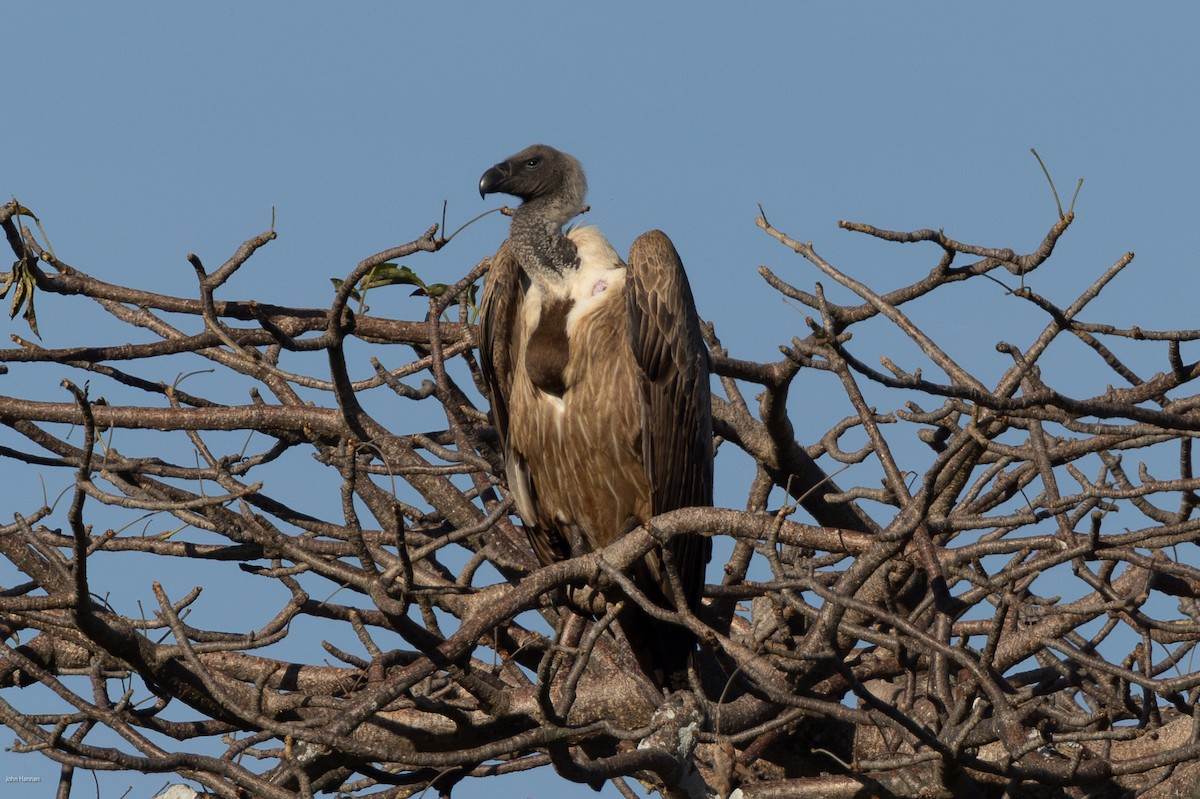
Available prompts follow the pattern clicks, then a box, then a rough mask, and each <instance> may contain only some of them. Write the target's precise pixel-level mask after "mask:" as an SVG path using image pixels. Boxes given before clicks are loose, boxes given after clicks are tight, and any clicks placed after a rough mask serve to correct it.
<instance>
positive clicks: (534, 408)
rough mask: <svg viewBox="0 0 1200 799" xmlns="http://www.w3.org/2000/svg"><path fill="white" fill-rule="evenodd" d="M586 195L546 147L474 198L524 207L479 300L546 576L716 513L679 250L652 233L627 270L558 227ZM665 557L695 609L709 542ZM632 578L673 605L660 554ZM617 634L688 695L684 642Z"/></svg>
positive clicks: (492, 384) (488, 373)
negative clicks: (496, 198)
mask: <svg viewBox="0 0 1200 799" xmlns="http://www.w3.org/2000/svg"><path fill="white" fill-rule="evenodd" d="M586 190H587V182H586V179H585V178H584V174H583V169H582V168H581V167H580V165H579V162H578V161H577V160H575V159H574V158H573V157H571V156H570V155H567V154H566V153H563V152H559V151H558V150H555V149H554V148H552V147H547V146H545V145H534V146H532V147H529V148H527V149H525V150H522V151H521V152H519V153H517V154H516V155H514V156H512V157H510V158H508V159H506V160H505V161H502V162H500V163H498V164H496V165H495V166H493V167H492V168H490V169H488V170H487V171H486V172H485V173H484V174H483V177H482V178H480V181H479V193H480V195H481V196H483V195H486V194H488V193H492V192H499V193H503V194H509V195H512V196H514V197H517V198H519V199H520V200H521V201H522V202H521V204H520V206H519V207H518V208H517V209H516V211H514V212H513V216H512V225H511V229H510V233H509V238H508V240H507V241H505V242H504V244H503V245H502V246H501V247H500V250H499V252H497V253H496V256H495V257H494V258H493V259H492V264H491V269H490V273H489V276H488V280H487V285H486V287H485V289H484V294H483V299H482V301H481V309H480V331H481V342H480V344H481V363H482V366H483V372H484V376H485V379H486V381H487V383H488V385H489V388H490V392H491V402H492V412H493V418H494V421H495V425H496V430H497V433H498V435H499V438H500V442H501V444H502V446H503V449H504V458H505V472H506V480H507V484H508V488H509V490H510V492H511V493H512V494H513V496H514V497H515V499H516V505H517V511H518V513H519V514H520V516H521V518H522V520H523V521H524V522H525V527H526V530H527V531H528V534H529V538H530V541H531V543H532V545H533V548H534V550H535V551H536V552H537V555H538V558H539V559H540V560H541V561H542V562H543V563H546V564H549V563H552V562H554V561H556V560H559V559H563V558H568V557H571V556H572V555H573V554H582V553H585V552H589V551H591V550H593V549H598V548H600V547H604V546H606V545H607V544H609V543H611V542H612V541H613V540H615V539H616V538H617V537H618V536H621V535H623V534H625V533H626V532H628V531H629V530H631V529H633V528H635V527H637V526H638V525H639V524H641V523H642V522H644V521H646V520H648V519H650V518H651V517H653V516H655V515H656V514H659V513H663V512H665V511H669V510H674V509H677V508H684V507H691V506H705V505H711V504H712V488H713V471H712V461H713V448H712V419H711V416H710V409H709V365H708V350H707V348H706V347H705V344H704V340H703V338H702V336H701V333H700V322H699V318H698V316H697V314H696V308H695V303H694V302H693V300H692V292H691V289H690V287H689V286H688V281H687V277H686V275H685V274H684V271H683V264H682V263H681V262H680V259H679V254H678V253H677V252H676V251H675V247H674V246H673V245H672V244H671V240H670V239H668V238H667V236H666V234H664V233H662V232H661V231H658V230H654V231H651V232H649V233H645V234H643V235H641V236H639V237H638V239H637V240H636V241H635V242H634V243H633V246H632V248H631V249H630V252H629V262H628V264H626V263H625V262H623V261H622V260H621V258H620V256H618V255H617V252H616V250H614V249H613V246H612V245H611V244H609V242H608V240H607V239H605V238H604V236H603V235H601V234H600V232H599V231H598V230H597V229H596V228H594V227H590V226H579V227H572V228H570V229H568V230H566V231H564V230H563V226H564V225H566V224H567V223H568V222H570V220H572V219H573V218H574V217H575V216H576V215H578V214H579V213H580V211H581V210H582V207H583V199H584V194H585V192H586ZM671 553H672V555H673V556H674V562H675V563H676V564H677V567H678V572H679V576H680V582H681V584H682V586H683V592H684V595H685V596H686V598H687V599H688V602H689V603H690V604H691V605H692V607H693V608H694V607H695V606H696V605H697V604H698V603H699V601H700V594H701V591H702V589H703V585H704V568H705V564H706V563H707V561H708V556H709V543H708V540H707V539H706V538H704V537H702V536H699V535H686V536H682V537H678V538H675V539H673V541H672V543H671ZM634 579H635V582H636V584H637V585H638V586H639V588H640V589H641V590H643V591H645V592H646V593H647V595H648V596H650V597H651V598H652V599H653V601H655V602H656V603H658V604H660V605H662V606H663V607H667V608H670V607H672V603H671V601H670V600H669V599H668V597H670V596H672V595H673V594H672V592H671V591H670V588H669V583H668V582H667V576H666V574H665V573H664V572H663V570H662V561H661V558H660V556H659V555H657V553H652V554H651V556H650V557H648V558H647V559H646V562H645V564H643V565H642V567H641V568H639V569H638V570H637V573H636V574H635V575H634ZM621 624H622V627H623V628H624V630H625V632H626V636H627V637H628V638H629V640H630V641H631V643H633V645H634V647H635V649H639V650H641V651H638V652H636V653H635V654H637V656H638V658H639V661H640V662H641V663H642V665H643V668H645V669H646V670H647V671H650V672H651V676H652V677H654V678H655V679H657V681H658V682H659V684H660V685H664V686H666V687H672V688H679V687H683V686H682V684H681V683H683V682H684V681H685V680H686V668H687V663H688V661H689V659H690V657H691V653H692V651H693V650H694V648H695V641H694V639H693V638H692V637H691V636H690V635H689V634H687V633H686V632H685V631H683V630H681V628H679V627H677V626H674V625H665V624H662V623H661V622H655V621H653V620H652V619H651V618H650V617H648V616H646V615H645V614H641V613H637V612H630V613H627V614H625V615H624V616H623V617H622V618H621Z"/></svg>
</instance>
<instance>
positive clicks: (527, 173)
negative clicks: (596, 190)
mask: <svg viewBox="0 0 1200 799" xmlns="http://www.w3.org/2000/svg"><path fill="white" fill-rule="evenodd" d="M497 192H498V193H500V194H511V195H512V196H513V197H517V198H519V199H521V200H522V201H523V202H526V203H529V202H534V201H536V200H542V201H544V202H545V204H547V205H561V206H564V207H569V208H570V209H571V213H572V215H574V213H575V212H577V211H578V209H579V208H580V207H581V206H582V205H583V196H584V194H586V193H587V179H586V178H584V176H583V167H582V166H580V165H579V162H578V161H576V160H575V159H574V158H573V157H572V156H569V155H567V154H566V153H564V152H560V151H559V150H555V149H554V148H553V147H548V146H547V145H545V144H535V145H533V146H532V147H526V148H525V149H524V150H522V151H521V152H519V153H517V154H516V155H512V156H509V157H508V158H506V159H505V160H503V161H501V162H500V163H498V164H496V165H495V166H494V167H492V168H491V169H489V170H488V171H487V172H484V173H483V177H481V178H480V179H479V196H480V197H483V196H484V195H487V194H493V193H497Z"/></svg>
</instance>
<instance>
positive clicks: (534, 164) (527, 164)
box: [525, 158, 542, 169]
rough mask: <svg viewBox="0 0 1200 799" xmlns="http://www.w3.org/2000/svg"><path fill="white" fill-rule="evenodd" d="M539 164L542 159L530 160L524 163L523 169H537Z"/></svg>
mask: <svg viewBox="0 0 1200 799" xmlns="http://www.w3.org/2000/svg"><path fill="white" fill-rule="evenodd" d="M540 163H542V159H540V158H530V159H529V160H528V161H526V162H525V168H526V169H537V166H538V164H540Z"/></svg>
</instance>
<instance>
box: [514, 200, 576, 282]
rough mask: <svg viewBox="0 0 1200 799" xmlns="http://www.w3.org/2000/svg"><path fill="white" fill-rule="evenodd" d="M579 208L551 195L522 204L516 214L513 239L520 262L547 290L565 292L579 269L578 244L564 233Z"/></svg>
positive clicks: (535, 280)
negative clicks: (562, 289) (564, 287)
mask: <svg viewBox="0 0 1200 799" xmlns="http://www.w3.org/2000/svg"><path fill="white" fill-rule="evenodd" d="M579 208H580V206H579V203H576V202H572V201H571V200H570V199H567V198H561V197H555V196H547V197H539V198H537V199H535V200H529V201H527V202H524V203H521V206H520V207H519V208H517V210H516V211H514V212H513V221H512V227H511V228H510V229H509V238H510V239H511V240H512V246H513V250H514V251H515V254H516V256H517V263H519V264H520V265H521V267H522V268H523V269H524V270H525V273H526V274H527V275H529V279H530V280H532V281H534V282H535V283H537V284H539V285H540V286H541V287H542V288H543V289H548V290H553V289H560V290H561V288H562V287H563V286H564V284H566V283H567V282H569V280H570V278H571V276H572V275H573V274H574V272H575V270H576V269H578V268H579V252H578V250H577V249H576V247H575V243H574V242H573V241H571V240H570V239H569V238H567V235H566V234H565V233H563V230H562V228H563V225H565V224H566V223H567V222H569V221H570V220H571V219H572V218H573V217H574V216H575V215H576V214H578V213H579ZM555 293H557V292H555Z"/></svg>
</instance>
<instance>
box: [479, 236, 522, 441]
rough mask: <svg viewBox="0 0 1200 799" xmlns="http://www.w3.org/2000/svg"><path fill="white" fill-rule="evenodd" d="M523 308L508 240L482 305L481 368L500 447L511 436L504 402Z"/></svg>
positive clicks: (518, 274) (496, 260)
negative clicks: (515, 329)
mask: <svg viewBox="0 0 1200 799" xmlns="http://www.w3.org/2000/svg"><path fill="white" fill-rule="evenodd" d="M520 304H521V267H520V266H519V265H518V264H517V259H516V258H515V257H514V256H513V253H512V247H511V246H510V245H509V243H508V240H507V239H506V240H505V241H504V243H503V244H502V245H500V249H499V250H498V251H497V252H496V254H495V255H494V256H492V263H491V266H490V267H489V268H488V276H487V285H485V286H484V289H483V298H482V299H481V300H480V301H479V366H480V368H481V369H482V371H483V379H484V380H485V381H486V382H487V385H488V393H489V394H491V396H490V397H489V398H488V399H489V400H491V403H492V422H493V423H494V424H495V425H496V434H497V435H498V436H499V437H500V446H501V448H503V447H504V441H505V439H506V438H507V436H508V406H507V405H506V404H505V399H506V398H507V397H508V395H509V392H510V391H511V389H512V380H513V368H514V364H513V357H514V353H513V326H514V325H515V324H516V319H517V313H518V312H519V309H520Z"/></svg>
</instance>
